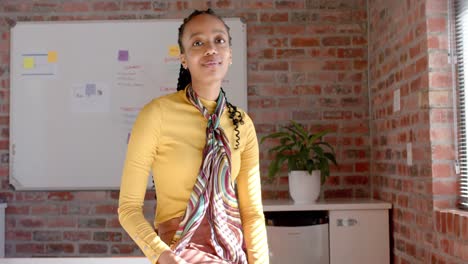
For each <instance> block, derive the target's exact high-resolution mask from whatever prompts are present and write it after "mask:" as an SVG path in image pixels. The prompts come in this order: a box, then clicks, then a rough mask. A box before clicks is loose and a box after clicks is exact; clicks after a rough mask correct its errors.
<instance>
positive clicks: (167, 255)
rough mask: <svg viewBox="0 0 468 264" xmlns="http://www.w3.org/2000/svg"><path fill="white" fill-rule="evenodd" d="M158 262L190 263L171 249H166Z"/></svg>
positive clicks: (170, 263) (172, 263)
mask: <svg viewBox="0 0 468 264" xmlns="http://www.w3.org/2000/svg"><path fill="white" fill-rule="evenodd" d="M158 264H189V263H188V262H187V261H185V260H183V259H182V258H181V257H179V256H177V255H176V254H174V252H172V251H171V250H166V251H164V252H163V253H162V254H161V255H160V256H159V259H158Z"/></svg>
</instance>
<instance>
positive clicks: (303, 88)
mask: <svg viewBox="0 0 468 264" xmlns="http://www.w3.org/2000/svg"><path fill="white" fill-rule="evenodd" d="M321 92H322V88H321V86H320V85H297V86H295V87H294V88H293V89H292V93H293V94H295V95H307V94H315V95H319V94H321Z"/></svg>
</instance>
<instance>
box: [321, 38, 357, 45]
mask: <svg viewBox="0 0 468 264" xmlns="http://www.w3.org/2000/svg"><path fill="white" fill-rule="evenodd" d="M350 44H351V39H350V38H349V37H324V38H322V45H324V46H348V45H350Z"/></svg>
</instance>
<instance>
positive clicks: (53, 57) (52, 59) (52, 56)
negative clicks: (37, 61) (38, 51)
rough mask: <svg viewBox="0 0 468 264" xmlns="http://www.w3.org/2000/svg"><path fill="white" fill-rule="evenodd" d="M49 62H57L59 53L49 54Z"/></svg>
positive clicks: (51, 52) (50, 52)
mask: <svg viewBox="0 0 468 264" xmlns="http://www.w3.org/2000/svg"><path fill="white" fill-rule="evenodd" d="M47 62H57V52H56V51H49V53H48V54H47Z"/></svg>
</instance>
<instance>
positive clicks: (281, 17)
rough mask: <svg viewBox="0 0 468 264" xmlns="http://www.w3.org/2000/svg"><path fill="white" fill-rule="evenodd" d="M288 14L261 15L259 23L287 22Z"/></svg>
mask: <svg viewBox="0 0 468 264" xmlns="http://www.w3.org/2000/svg"><path fill="white" fill-rule="evenodd" d="M288 20H289V14H288V13H286V12H284V13H279V12H278V13H276V12H275V13H262V14H261V15H260V21H261V22H288Z"/></svg>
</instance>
